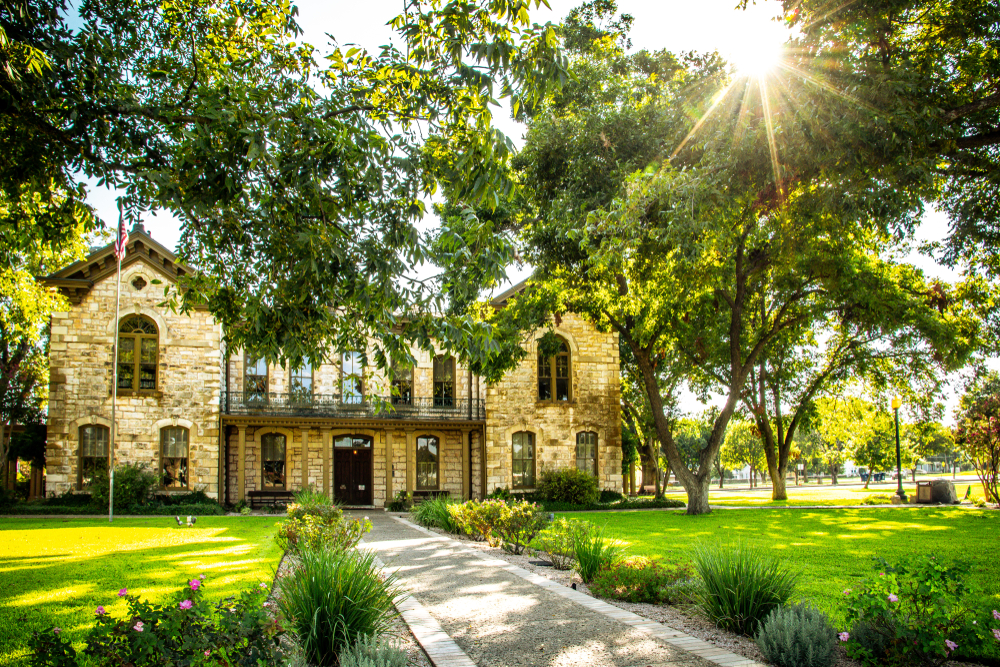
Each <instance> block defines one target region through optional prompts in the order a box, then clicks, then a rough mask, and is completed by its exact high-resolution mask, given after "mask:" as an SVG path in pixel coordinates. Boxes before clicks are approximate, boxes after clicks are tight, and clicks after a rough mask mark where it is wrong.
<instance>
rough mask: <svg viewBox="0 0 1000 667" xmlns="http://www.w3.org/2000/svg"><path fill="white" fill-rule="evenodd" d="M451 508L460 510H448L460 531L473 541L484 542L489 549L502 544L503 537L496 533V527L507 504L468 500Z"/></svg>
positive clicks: (500, 501) (496, 501)
mask: <svg viewBox="0 0 1000 667" xmlns="http://www.w3.org/2000/svg"><path fill="white" fill-rule="evenodd" d="M452 507H455V508H462V509H450V508H449V509H450V511H451V513H452V517H453V518H454V519H455V522H456V523H457V524H458V527H459V529H460V530H461V531H463V532H465V533H466V534H468V535H471V536H473V537H474V538H475V539H483V540H486V541H487V542H488V543H489V545H490V546H491V547H498V546H500V545H501V544H503V537H501V535H500V533H499V532H498V531H497V526H498V524H499V522H500V515H501V513H502V512H503V511H504V510H505V508H506V507H507V503H505V502H504V501H502V500H483V501H478V500H470V501H468V502H465V503H463V504H462V505H457V506H452Z"/></svg>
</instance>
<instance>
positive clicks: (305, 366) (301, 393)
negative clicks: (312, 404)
mask: <svg viewBox="0 0 1000 667" xmlns="http://www.w3.org/2000/svg"><path fill="white" fill-rule="evenodd" d="M288 393H289V394H291V395H292V398H294V399H296V400H299V401H303V400H304V401H308V400H310V399H311V398H312V393H313V373H312V365H311V364H310V363H309V361H308V360H306V359H303V360H302V365H301V366H299V367H298V368H295V369H292V371H291V372H290V373H289V375H288Z"/></svg>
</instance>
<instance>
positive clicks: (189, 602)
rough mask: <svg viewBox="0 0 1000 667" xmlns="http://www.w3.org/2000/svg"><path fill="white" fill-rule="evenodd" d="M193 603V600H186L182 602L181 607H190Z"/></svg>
mask: <svg viewBox="0 0 1000 667" xmlns="http://www.w3.org/2000/svg"><path fill="white" fill-rule="evenodd" d="M192 604H193V603H192V602H191V600H184V601H183V602H181V604H180V607H181V609H190V608H191V605H192Z"/></svg>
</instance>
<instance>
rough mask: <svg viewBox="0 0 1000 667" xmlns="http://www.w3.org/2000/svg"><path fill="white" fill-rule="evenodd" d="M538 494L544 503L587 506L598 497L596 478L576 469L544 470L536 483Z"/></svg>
mask: <svg viewBox="0 0 1000 667" xmlns="http://www.w3.org/2000/svg"><path fill="white" fill-rule="evenodd" d="M538 492H539V494H540V495H541V496H542V498H543V499H544V500H546V501H551V502H561V503H572V504H574V505H589V504H591V503H596V502H597V499H598V497H599V496H600V491H598V489H597V478H596V477H594V476H593V475H591V474H590V473H588V472H583V471H582V470H579V469H577V468H564V469H562V470H546V471H545V472H543V473H542V478H541V480H539V483H538Z"/></svg>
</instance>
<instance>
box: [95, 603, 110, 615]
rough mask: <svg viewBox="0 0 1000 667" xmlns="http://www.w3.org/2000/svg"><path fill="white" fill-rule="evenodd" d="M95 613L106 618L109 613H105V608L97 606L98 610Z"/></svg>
mask: <svg viewBox="0 0 1000 667" xmlns="http://www.w3.org/2000/svg"><path fill="white" fill-rule="evenodd" d="M94 613H95V614H97V615H98V616H104V614H106V613H107V612H106V611H104V607H102V606H100V605H97V609H95V610H94Z"/></svg>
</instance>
